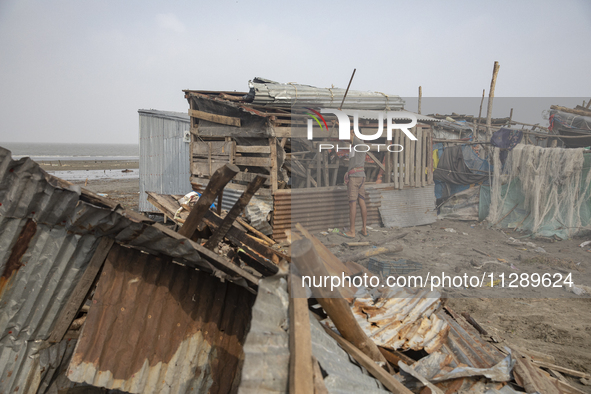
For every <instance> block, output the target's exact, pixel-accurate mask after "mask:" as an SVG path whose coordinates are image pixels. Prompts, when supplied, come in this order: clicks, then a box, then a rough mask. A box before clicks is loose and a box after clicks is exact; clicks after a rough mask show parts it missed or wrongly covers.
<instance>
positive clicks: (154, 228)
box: [0, 147, 579, 393]
mask: <svg viewBox="0 0 591 394" xmlns="http://www.w3.org/2000/svg"><path fill="white" fill-rule="evenodd" d="M269 148H270V147H269ZM240 172H241V169H240V168H239V167H238V166H236V165H235V164H232V163H226V164H224V165H223V166H220V167H219V168H217V169H216V170H215V171H213V172H212V173H210V176H209V177H208V182H207V185H206V186H204V187H203V189H202V195H201V197H200V198H199V199H198V200H197V202H195V203H193V204H191V203H190V202H189V203H188V208H189V209H187V211H186V212H185V215H186V216H185V217H184V218H183V219H182V226H181V227H180V228H179V229H178V231H175V229H176V228H178V224H181V222H180V218H177V219H175V221H176V222H172V223H168V224H169V225H171V226H167V225H164V224H162V223H154V222H153V221H151V220H149V219H147V218H146V217H145V216H143V215H139V214H137V213H134V212H131V211H127V210H125V209H122V208H121V206H119V205H118V204H116V203H113V202H112V201H110V200H108V199H105V198H102V197H100V196H98V195H96V194H93V193H91V192H89V191H87V190H85V189H83V188H80V187H77V186H74V185H72V184H70V183H68V182H66V181H63V180H61V179H59V178H56V177H53V176H51V175H49V174H47V173H46V172H44V171H43V170H42V169H41V168H40V167H39V165H38V164H37V163H35V162H34V161H32V160H30V159H29V158H23V159H20V160H13V159H12V157H11V154H10V152H9V151H7V150H5V149H3V148H0V204H1V205H0V229H1V232H0V245H2V247H1V248H0V272H1V276H0V333H1V336H0V392H1V393H67V392H76V390H84V392H97V393H98V392H129V393H234V392H239V393H261V392H263V393H264V392H267V393H287V392H290V393H314V392H317V393H327V392H334V393H345V392H347V393H359V392H376V393H378V392H394V393H411V392H414V393H419V392H421V393H424V392H428V391H430V392H434V393H452V392H457V391H462V392H474V393H482V392H487V393H516V392H527V393H534V392H540V393H574V392H579V391H578V390H577V389H575V388H573V387H571V386H570V385H568V384H567V383H565V382H563V381H561V380H558V379H555V378H553V377H551V376H550V375H549V373H548V372H547V371H549V370H553V369H557V370H560V371H563V372H564V370H565V369H564V368H561V367H559V366H555V365H551V364H548V363H542V362H540V361H539V360H537V359H536V356H534V355H531V354H525V353H520V352H518V351H516V350H513V349H509V348H506V347H501V346H499V345H498V343H496V342H495V340H494V338H491V337H490V336H489V335H488V334H487V333H486V332H483V330H482V328H481V327H480V326H479V325H478V324H477V323H476V322H474V320H473V319H472V318H470V316H460V315H458V314H456V313H455V312H454V311H453V310H451V309H450V308H449V307H447V306H446V305H445V301H444V300H443V299H442V298H441V297H440V294H439V293H437V292H424V291H423V292H421V291H418V292H413V291H411V290H408V289H391V290H390V291H391V292H394V293H388V292H382V291H378V290H379V289H363V288H360V289H356V288H339V289H336V291H335V292H333V293H327V292H325V290H323V289H320V290H319V292H318V293H316V294H314V295H313V297H314V300H313V301H312V302H310V303H309V299H308V295H307V294H306V293H305V292H304V293H303V292H302V290H303V289H302V287H301V285H300V283H301V282H300V281H301V275H306V274H335V275H341V274H345V275H349V276H351V275H355V274H359V273H362V272H363V270H364V268H363V267H361V266H359V265H357V264H355V263H352V262H348V261H341V260H339V259H338V258H337V257H335V256H334V255H333V254H332V253H331V252H330V251H329V250H328V249H327V248H326V247H325V246H324V245H322V243H320V241H318V240H317V239H316V238H315V237H314V236H313V235H311V234H310V233H309V232H308V231H307V230H306V228H305V227H304V226H302V225H300V224H296V225H295V226H294V230H293V231H288V232H287V233H286V240H285V241H284V242H283V243H282V244H278V243H276V241H275V240H273V239H270V238H268V237H266V236H265V235H264V234H261V233H260V232H259V231H258V230H256V229H255V228H253V227H251V226H249V225H248V224H246V223H245V222H242V223H243V224H241V222H240V221H237V220H236V219H237V218H238V215H239V214H240V212H241V211H242V210H243V209H244V207H245V206H246V205H248V203H249V201H250V200H251V199H252V197H253V196H254V195H255V193H256V192H257V191H258V190H260V189H261V188H263V187H264V184H265V183H266V181H267V180H268V177H264V176H260V175H255V176H254V178H253V179H252V180H250V181H248V184H247V185H246V187H245V188H244V191H243V192H242V193H241V195H240V197H239V198H238V199H237V201H236V203H235V204H234V205H233V206H232V207H231V208H230V210H228V211H223V212H220V213H218V212H217V209H210V206H211V204H212V202H213V201H214V200H215V199H216V198H219V196H220V194H221V193H224V192H225V190H226V189H225V187H226V186H227V185H228V183H229V182H230V181H231V180H232V179H235V177H236V176H237V175H238V174H239V173H240ZM151 202H152V204H154V203H155V206H157V207H161V209H162V210H164V211H167V210H169V209H170V210H172V211H169V212H168V214H171V215H172V218H174V213H171V212H176V211H177V210H178V207H179V205H180V204H179V201H178V200H176V199H174V198H173V197H171V196H166V195H160V194H156V193H152V194H151ZM175 204H176V205H175ZM245 224H246V225H245ZM282 246H290V248H291V253H290V254H288V253H287V251H286V250H285V249H284V248H283V247H282ZM392 297H395V298H392ZM567 373H571V374H575V373H578V372H576V371H570V372H567Z"/></svg>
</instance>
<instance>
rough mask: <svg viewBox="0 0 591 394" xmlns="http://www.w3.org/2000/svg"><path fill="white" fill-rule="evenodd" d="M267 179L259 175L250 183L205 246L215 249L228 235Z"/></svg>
mask: <svg viewBox="0 0 591 394" xmlns="http://www.w3.org/2000/svg"><path fill="white" fill-rule="evenodd" d="M265 180H266V178H265V177H262V176H257V177H256V178H255V179H254V181H252V182H250V183H249V185H248V187H247V188H246V191H245V192H244V193H242V195H241V196H240V198H239V199H238V201H236V203H235V204H234V206H233V207H232V209H230V212H228V214H227V215H226V217H225V218H224V220H223V221H222V224H221V225H220V226H219V227H218V228H217V230H215V231H214V232H213V234H212V235H211V237H209V239H208V240H207V242H206V243H205V245H203V246H205V247H206V248H207V249H210V250H213V248H215V247H216V246H217V244H218V243H219V242H220V241H221V240H222V239H223V238H224V237H225V236H226V234H227V233H228V230H230V227H232V223H234V220H236V218H237V217H238V215H240V214H241V213H242V211H243V210H244V208H246V206H247V205H248V203H249V202H250V199H251V198H252V196H254V194H255V193H256V192H257V190H259V189H260V187H261V186H263V183H265ZM220 194H221V191H220ZM218 214H219V212H218Z"/></svg>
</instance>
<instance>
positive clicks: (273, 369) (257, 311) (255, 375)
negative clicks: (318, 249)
mask: <svg viewBox="0 0 591 394" xmlns="http://www.w3.org/2000/svg"><path fill="white" fill-rule="evenodd" d="M288 309H289V294H288V293H287V282H286V280H285V277H283V276H279V275H276V276H271V277H268V278H265V279H263V280H261V281H260V284H259V292H258V294H257V299H256V301H255V303H254V306H253V308H252V322H251V325H250V331H249V332H248V336H247V337H246V341H245V343H244V367H243V368H242V380H241V382H240V388H239V390H238V392H239V393H241V394H249V393H252V394H258V393H261V392H264V393H269V394H271V393H286V392H287V389H288V386H287V385H288V380H289V376H288V375H289V373H288V371H289V357H290V353H289V317H288Z"/></svg>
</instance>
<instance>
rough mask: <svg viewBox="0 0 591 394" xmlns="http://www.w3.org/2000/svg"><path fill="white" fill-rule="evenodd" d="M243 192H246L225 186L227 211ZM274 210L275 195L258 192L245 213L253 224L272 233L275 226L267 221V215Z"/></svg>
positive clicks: (223, 199) (262, 230) (224, 203)
mask: <svg viewBox="0 0 591 394" xmlns="http://www.w3.org/2000/svg"><path fill="white" fill-rule="evenodd" d="M242 193H244V192H243V191H242V190H236V189H230V188H225V189H224V195H223V197H222V209H225V210H227V211H229V210H230V209H232V207H233V206H234V204H235V203H236V201H238V199H239V198H240V196H241V195H242ZM216 204H217V201H216ZM272 210H273V197H272V196H264V195H260V194H256V195H255V196H254V197H253V198H252V199H251V200H250V202H249V203H248V206H247V207H246V209H245V211H246V212H245V214H246V218H247V219H248V220H249V221H250V224H251V226H253V227H254V228H256V229H257V230H259V231H261V232H262V233H263V234H265V235H270V234H272V233H273V228H272V227H271V225H270V224H269V222H268V221H267V216H268V213H269V211H272Z"/></svg>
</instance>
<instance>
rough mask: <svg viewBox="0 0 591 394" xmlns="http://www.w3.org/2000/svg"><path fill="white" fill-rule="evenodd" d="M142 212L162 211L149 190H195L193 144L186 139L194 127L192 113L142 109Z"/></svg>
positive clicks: (140, 204) (164, 192) (171, 192)
mask: <svg viewBox="0 0 591 394" xmlns="http://www.w3.org/2000/svg"><path fill="white" fill-rule="evenodd" d="M138 113H139V116H140V126H139V128H140V133H139V136H140V195H139V210H140V212H160V211H158V209H156V207H154V206H153V205H152V204H150V203H149V202H148V200H147V195H146V193H145V192H147V191H150V192H156V193H160V194H186V193H188V192H190V191H191V190H192V188H191V183H190V181H189V179H190V178H191V166H190V157H191V153H190V152H191V147H190V145H191V144H190V143H189V142H184V141H183V136H184V132H185V130H187V131H188V130H190V122H189V115H188V114H185V113H180V112H164V111H154V110H139V111H138Z"/></svg>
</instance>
